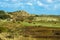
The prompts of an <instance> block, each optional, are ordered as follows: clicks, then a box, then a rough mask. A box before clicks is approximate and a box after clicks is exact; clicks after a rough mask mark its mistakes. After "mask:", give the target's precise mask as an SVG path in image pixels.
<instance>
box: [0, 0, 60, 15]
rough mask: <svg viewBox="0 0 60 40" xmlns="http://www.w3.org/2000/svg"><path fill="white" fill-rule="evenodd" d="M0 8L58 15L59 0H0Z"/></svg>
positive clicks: (59, 9)
mask: <svg viewBox="0 0 60 40" xmlns="http://www.w3.org/2000/svg"><path fill="white" fill-rule="evenodd" d="M0 10H5V11H9V12H11V11H17V10H25V11H27V12H29V13H32V14H56V15H60V0H0Z"/></svg>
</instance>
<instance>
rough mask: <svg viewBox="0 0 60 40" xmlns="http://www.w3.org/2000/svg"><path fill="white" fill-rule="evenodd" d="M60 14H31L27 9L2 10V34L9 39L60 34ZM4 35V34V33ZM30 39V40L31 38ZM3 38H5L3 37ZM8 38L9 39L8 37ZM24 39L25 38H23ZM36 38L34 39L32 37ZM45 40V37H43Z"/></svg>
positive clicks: (0, 15)
mask: <svg viewBox="0 0 60 40" xmlns="http://www.w3.org/2000/svg"><path fill="white" fill-rule="evenodd" d="M59 29H60V15H35V16H34V15H31V14H29V13H28V12H25V11H15V12H5V11H2V10H1V11H0V34H5V33H7V34H6V35H4V37H5V38H6V39H7V38H9V39H14V38H17V40H19V39H20V38H19V37H20V36H22V38H27V37H29V38H31V39H32V38H35V39H36V38H39V39H36V40H40V39H41V38H40V37H41V36H42V35H44V36H49V35H53V36H54V35H55V34H57V35H59V34H60V33H59V32H60V31H59V32H53V31H54V30H55V31H56V30H57V31H58V30H59ZM2 36H3V35H2ZM31 39H30V40H31ZM2 40H3V39H2ZM7 40H8V39H7ZM14 40H15V39H14ZM22 40H23V39H22ZM24 40H25V39H24ZM32 40H34V39H32ZM42 40H44V39H42Z"/></svg>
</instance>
